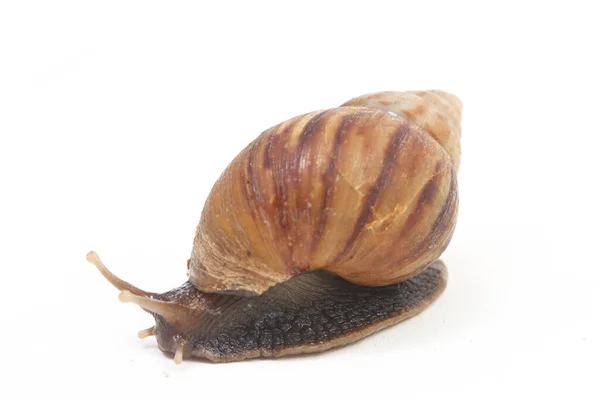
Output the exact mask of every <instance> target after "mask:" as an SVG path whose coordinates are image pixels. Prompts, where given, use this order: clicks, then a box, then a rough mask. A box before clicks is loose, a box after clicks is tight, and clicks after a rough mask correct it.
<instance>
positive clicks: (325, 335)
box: [88, 91, 461, 362]
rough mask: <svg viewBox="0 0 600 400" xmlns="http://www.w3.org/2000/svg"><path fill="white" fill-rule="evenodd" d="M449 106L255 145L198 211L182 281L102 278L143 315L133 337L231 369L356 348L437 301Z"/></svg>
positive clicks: (393, 104) (336, 113)
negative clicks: (239, 363)
mask: <svg viewBox="0 0 600 400" xmlns="http://www.w3.org/2000/svg"><path fill="white" fill-rule="evenodd" d="M460 112H461V106H460V102H459V101H458V99H457V98H456V97H454V96H452V95H449V94H447V93H444V92H440V91H427V92H381V93H374V94H369V95H365V96H361V97H357V98H355V99H352V100H350V101H349V102H347V103H345V104H344V105H342V106H341V107H337V108H333V109H329V110H322V111H317V112H313V113H308V114H304V115H301V116H299V117H296V118H292V119H290V120H288V121H286V122H283V123H281V124H279V125H276V126H274V127H272V128H270V129H268V130H266V131H265V132H263V133H262V134H261V135H260V136H259V137H258V138H257V139H256V140H254V141H253V142H252V143H250V145H248V146H247V147H246V148H245V149H244V150H243V151H242V152H241V153H240V154H239V155H238V156H237V157H236V158H235V159H234V160H233V161H232V162H231V164H230V165H229V166H228V167H227V168H226V170H225V171H224V172H223V174H222V175H221V177H220V178H219V179H218V180H217V182H216V183H215V185H214V187H213V189H212V191H211V193H210V194H209V196H208V199H207V200H206V203H205V205H204V208H203V211H202V216H201V220H200V223H199V225H198V227H197V230H196V234H195V237H194V246H193V250H192V254H191V257H190V260H189V262H188V275H189V281H188V282H186V283H185V284H184V285H182V286H181V287H179V288H177V289H174V290H172V291H170V292H166V293H163V294H157V293H149V292H145V291H142V290H140V289H138V288H136V287H134V286H132V285H131V284H129V283H126V282H124V281H122V280H120V279H118V278H117V277H116V276H114V275H112V274H111V273H110V272H109V271H108V270H107V269H106V268H105V267H104V266H103V265H102V263H101V262H100V260H99V258H98V257H97V255H96V254H95V253H90V254H88V260H89V261H91V262H93V263H94V264H95V265H96V266H97V267H98V268H99V269H100V271H101V272H102V273H103V274H104V275H105V277H107V278H108V279H109V281H111V283H113V285H115V286H116V287H117V288H118V289H120V290H121V291H122V292H121V295H120V298H121V299H122V300H123V301H131V302H135V303H137V304H138V305H140V306H141V307H142V308H143V309H145V310H146V311H148V312H150V313H151V314H153V315H154V317H155V319H156V325H155V327H153V328H152V329H151V330H145V331H142V332H141V333H140V334H141V336H148V335H150V334H154V335H156V336H157V342H158V345H159V348H160V349H161V350H163V351H165V352H167V353H174V354H175V360H176V362H180V361H181V360H182V358H183V357H190V356H196V357H202V358H208V359H210V360H213V361H235V360H241V359H245V358H251V357H260V356H264V357H273V356H281V355H289V354H297V353H306V352H316V351H321V350H325V349H327V348H331V347H334V346H339V345H343V344H347V343H350V342H353V341H356V340H358V339H360V338H362V337H364V336H366V335H368V334H371V333H373V332H375V331H377V330H380V329H382V328H384V327H385V326H388V325H390V324H393V323H395V322H398V321H400V320H403V319H406V318H408V317H410V316H411V315H414V314H416V313H418V312H419V311H421V310H422V309H424V308H425V307H426V306H427V305H428V304H430V303H431V302H432V301H433V300H434V299H435V298H436V297H437V296H438V295H439V294H440V293H441V292H442V291H443V289H444V287H445V282H446V270H445V267H444V265H443V263H441V261H439V260H438V257H439V256H440V255H441V253H442V252H443V251H444V249H445V248H446V246H447V245H448V244H449V242H450V239H451V237H452V233H453V230H454V226H455V224H456V217H457V211H458V192H457V190H458V189H457V179H456V173H457V170H458V167H459V162H460Z"/></svg>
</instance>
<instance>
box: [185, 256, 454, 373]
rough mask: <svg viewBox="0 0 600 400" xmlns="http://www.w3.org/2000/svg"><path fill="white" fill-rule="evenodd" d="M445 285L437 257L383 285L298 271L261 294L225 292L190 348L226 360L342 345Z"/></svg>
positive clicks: (408, 311)
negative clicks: (228, 294) (225, 296)
mask: <svg viewBox="0 0 600 400" xmlns="http://www.w3.org/2000/svg"><path fill="white" fill-rule="evenodd" d="M445 287H446V267H445V266H444V264H443V263H442V262H441V261H439V260H438V261H436V262H435V263H433V264H432V265H431V266H430V267H429V268H427V269H426V270H425V271H423V272H422V273H421V274H419V275H417V276H415V277H414V278H412V279H409V280H408V281H405V282H401V283H398V284H395V285H390V286H384V287H364V286H357V285H354V284H352V283H349V282H347V281H345V280H343V279H341V278H338V277H336V276H333V275H330V274H327V273H324V272H313V273H309V274H305V275H300V276H297V277H295V278H293V279H291V280H289V281H288V282H286V283H283V284H280V285H277V286H275V287H273V288H271V289H270V290H268V291H267V292H265V293H263V294H262V295H261V296H257V297H234V296H232V298H231V299H230V300H229V301H227V302H225V304H222V305H221V310H220V313H219V314H215V315H214V316H205V317H204V320H203V327H204V329H202V330H201V331H200V332H196V334H195V336H194V337H193V338H190V339H192V340H191V341H192V343H193V347H192V349H191V352H190V353H191V355H192V356H196V357H200V358H207V359H209V360H212V361H216V362H226V361H239V360H243V359H247V358H254V357H280V356H286V355H292V354H301V353H312V352H319V351H323V350H326V349H329V348H332V347H337V346H343V345H346V344H349V343H352V342H355V341H357V340H360V339H362V338H363V337H365V336H368V335H370V334H372V333H375V332H377V331H379V330H381V329H383V328H385V327H387V326H390V325H392V324H395V323H397V322H400V321H402V320H404V319H407V318H409V317H412V316H413V315H416V314H418V313H419V312H421V311H423V310H424V309H425V308H426V307H427V306H428V305H429V304H431V303H432V302H433V301H434V300H435V299H436V298H437V297H438V296H439V295H440V294H441V293H442V292H443V290H444V288H445ZM224 316H226V318H224Z"/></svg>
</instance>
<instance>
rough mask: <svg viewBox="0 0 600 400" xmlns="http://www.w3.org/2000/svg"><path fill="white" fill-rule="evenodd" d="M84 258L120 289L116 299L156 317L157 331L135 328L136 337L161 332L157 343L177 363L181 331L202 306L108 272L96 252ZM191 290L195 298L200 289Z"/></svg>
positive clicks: (181, 349)
mask: <svg viewBox="0 0 600 400" xmlns="http://www.w3.org/2000/svg"><path fill="white" fill-rule="evenodd" d="M86 258H87V260H88V261H89V262H90V263H92V264H93V265H95V266H96V268H97V269H98V271H100V273H101V274H102V275H103V276H104V277H105V278H106V280H108V281H109V282H110V283H111V284H112V285H113V286H114V287H116V288H117V289H119V290H120V291H121V292H120V293H119V300H121V301H122V302H123V303H134V304H137V305H138V306H140V307H141V308H142V309H143V310H144V311H146V312H148V313H150V314H152V315H153V316H154V318H155V319H156V320H157V322H158V321H159V320H160V324H158V325H160V326H163V329H162V330H158V331H157V328H156V326H152V327H150V328H147V329H144V330H141V331H139V332H138V337H139V338H140V339H144V338H147V337H149V336H155V335H156V336H161V337H159V338H158V340H159V342H162V346H161V347H162V348H163V349H164V351H168V352H172V353H174V354H175V357H174V360H175V363H176V364H180V363H181V362H182V360H183V355H184V348H185V344H186V343H187V340H186V339H185V337H184V336H185V332H187V331H189V329H190V328H191V327H192V325H195V324H196V323H197V322H198V319H199V318H200V317H201V316H202V314H204V309H203V308H202V307H198V302H197V301H196V302H195V303H193V302H190V303H189V304H187V303H186V302H185V301H181V300H179V301H178V300H177V298H171V297H173V296H170V295H169V293H170V292H167V293H165V294H159V293H152V292H147V291H145V290H142V289H139V288H137V287H135V286H133V285H132V284H130V283H129V282H126V281H124V280H122V279H120V278H118V277H117V276H116V275H114V274H113V273H112V272H110V271H109V269H108V268H106V266H105V265H104V263H103V262H102V260H100V257H99V256H98V254H97V253H96V252H94V251H90V252H89V253H88V254H87V256H86ZM194 291H195V292H197V294H196V295H195V296H190V297H196V298H197V297H198V296H199V295H200V292H198V291H196V290H194ZM188 300H189V298H188ZM192 300H193V299H192ZM194 306H195V307H194ZM165 326H168V329H164V327H165ZM175 332H179V333H175Z"/></svg>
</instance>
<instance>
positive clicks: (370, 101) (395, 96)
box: [343, 90, 462, 171]
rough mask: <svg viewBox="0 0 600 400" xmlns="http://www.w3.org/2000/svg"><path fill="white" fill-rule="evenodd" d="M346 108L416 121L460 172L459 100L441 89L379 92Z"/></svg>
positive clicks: (357, 100) (360, 97) (358, 98)
mask: <svg viewBox="0 0 600 400" xmlns="http://www.w3.org/2000/svg"><path fill="white" fill-rule="evenodd" d="M343 105H344V106H363V107H370V108H377V109H380V110H387V111H392V112H394V113H396V114H399V115H404V116H406V117H407V118H409V119H411V120H413V121H414V122H415V123H416V124H417V125H419V126H420V127H421V128H423V130H424V131H425V132H427V133H429V135H431V137H432V138H434V139H435V140H436V141H437V142H438V143H439V144H440V145H441V146H442V147H443V148H444V149H445V150H446V151H447V152H448V154H449V155H450V158H451V159H452V163H453V164H454V166H455V168H456V170H457V171H458V168H459V165H460V136H461V129H460V120H461V117H462V104H461V102H460V100H459V99H458V97H456V96H454V95H452V94H450V93H446V92H442V91H441V90H428V91H414V92H378V93H370V94H365V95H363V96H359V97H355V98H354V99H352V100H350V101H347V102H346V103H344V104H343Z"/></svg>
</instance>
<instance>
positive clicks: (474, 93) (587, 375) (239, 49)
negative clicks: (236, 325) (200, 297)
mask: <svg viewBox="0 0 600 400" xmlns="http://www.w3.org/2000/svg"><path fill="white" fill-rule="evenodd" d="M593 3H594V2H591V1H590V2H588V4H589V5H588V6H585V5H583V4H582V3H578V2H575V1H569V2H564V3H563V4H562V5H556V4H555V3H553V2H547V1H544V2H539V3H533V2H522V1H519V2H516V3H515V4H510V2H506V1H505V2H501V3H498V4H497V5H493V4H492V3H491V2H472V3H471V4H466V3H463V4H459V2H446V1H440V2H425V1H423V2H421V1H410V2H400V1H393V2H388V3H378V2H375V1H367V2H364V1H363V2H360V3H357V4H352V3H351V2H343V3H340V4H333V3H332V2H314V3H313V2H310V1H302V2H295V3H291V2H278V4H267V3H263V2H258V1H247V2H238V3H233V2H217V1H212V2H204V3H203V2H197V1H190V2H176V1H169V2H157V1H148V0H145V1H122V0H120V1H107V0H105V1H101V2H83V1H72V2H67V1H52V2H50V1H40V2H30V1H10V0H9V1H3V2H2V3H1V5H0V135H1V139H0V185H1V187H0V190H1V195H0V268H1V271H2V272H1V279H0V289H1V290H0V296H1V304H2V307H1V310H2V318H1V319H0V325H1V327H0V336H1V337H0V344H1V346H2V349H1V350H2V357H1V361H0V368H1V369H2V371H1V376H2V378H1V380H2V382H3V383H2V384H1V385H0V394H1V396H0V397H2V398H5V399H8V398H26V397H28V396H30V395H35V396H36V397H37V398H40V397H41V396H44V397H49V398H54V397H56V396H59V395H60V396H62V397H63V398H103V399H108V398H111V399H112V398H115V399H116V398H134V397H135V398H140V399H151V398H158V397H159V396H162V397H161V398H163V399H164V398H171V399H181V398H184V396H190V397H189V398H205V399H206V398H211V399H223V398H244V399H246V398H248V399H254V398H256V399H268V398H284V397H285V398H321V397H323V398H325V396H327V397H329V398H363V399H364V398H368V399H377V398H403V397H406V398H440V397H441V396H442V398H448V399H452V398H460V399H481V398H506V397H507V396H510V397H511V398H524V397H525V396H530V397H532V396H535V397H538V396H541V395H550V394H554V395H558V396H561V397H563V398H565V397H567V396H568V397H569V398H577V399H584V398H596V399H597V398H598V396H600V390H599V389H598V384H597V379H598V372H599V370H600V367H599V365H598V360H599V357H600V311H599V306H600V290H599V287H600V263H599V262H598V258H597V249H598V246H599V245H598V239H599V238H600V234H599V233H598V226H599V223H600V218H599V215H598V204H599V202H600V198H599V196H598V193H597V186H598V183H599V179H598V172H599V167H598V145H599V143H600V139H599V137H600V128H599V126H600V112H599V108H600V99H599V90H600V78H599V71H600V62H599V59H598V56H599V49H600V44H599V41H600V39H599V38H600V28H599V22H598V11H596V10H594V8H593V7H592V4H593ZM430 88H435V89H442V90H447V91H450V92H453V93H455V94H457V95H458V96H459V97H460V98H461V99H462V101H463V104H464V118H463V125H462V126H463V163H462V166H461V171H460V175H459V187H460V194H461V211H460V217H459V223H458V227H457V230H456V234H455V236H454V239H453V242H452V244H451V245H450V247H449V248H448V249H447V251H446V252H445V254H444V256H443V259H444V260H445V261H446V262H447V265H448V267H449V271H450V276H449V279H450V280H449V285H448V288H447V290H446V292H445V293H444V294H443V295H442V297H441V298H440V299H439V301H438V302H436V303H435V304H434V305H433V306H432V307H431V308H430V309H428V310H427V311H425V312H424V313H422V314H421V315H419V316H417V317H415V318H413V319H411V320H409V321H406V322H404V323H402V324H400V325H397V326H396V327H393V328H391V329H387V330H385V331H384V332H381V333H379V334H377V335H375V336H372V337H370V338H368V339H366V340H363V341H361V342H360V343H357V344H355V345H352V346H349V347H346V348H343V349H339V350H335V351H331V352H328V353H325V354H322V355H318V356H306V357H299V358H288V359H282V360H275V361H273V360H259V361H248V362H239V363H232V364H220V365H217V364H210V363H204V362H188V361H186V362H184V363H183V364H182V365H180V366H176V365H174V363H173V361H172V360H171V359H169V358H167V357H165V356H164V355H163V354H162V353H161V352H160V351H159V350H158V349H157V347H156V345H155V341H154V339H153V338H149V339H146V340H144V341H140V340H138V339H137V337H136V332H137V331H138V330H140V329H143V328H146V327H149V326H151V324H152V322H153V321H152V320H151V317H150V316H149V315H148V314H145V313H143V312H142V311H141V310H139V309H138V308H137V307H136V306H133V305H123V304H121V303H119V302H118V300H117V292H116V290H115V289H114V288H112V287H111V286H110V285H109V284H108V283H107V282H105V281H104V280H103V278H102V277H101V276H100V274H98V272H97V271H95V270H94V268H93V267H92V266H91V265H89V264H88V263H87V262H86V261H85V254H86V253H87V251H89V250H92V249H93V250H96V251H98V253H99V254H100V255H101V256H102V258H103V260H104V262H105V263H106V264H107V266H108V267H109V268H111V269H112V270H113V271H114V272H115V273H117V274H118V275H119V276H121V277H123V278H124V279H128V280H130V281H131V282H133V283H134V284H136V285H138V286H140V287H142V288H144V289H147V290H155V291H163V290H168V289H171V288H173V287H175V286H177V285H179V284H180V283H182V282H183V281H184V280H185V262H186V260H187V258H188V256H189V253H190V251H191V246H192V237H193V234H194V229H195V226H196V224H197V222H198V219H199V216H200V211H201V208H202V205H203V203H204V200H205V198H206V196H207V195H208V192H209V190H210V188H211V186H212V184H213V183H214V181H215V180H216V178H217V177H218V176H219V174H220V173H221V171H222V170H223V168H224V167H225V166H226V165H227V164H228V163H229V161H230V160H231V159H232V158H233V157H234V156H235V155H236V154H237V153H238V152H239V151H240V150H241V149H242V148H243V147H244V146H245V145H246V144H247V143H248V142H250V141H251V140H252V139H253V138H254V137H255V136H257V135H258V134H259V133H260V132H261V131H263V130H264V129H266V128H268V127H270V126H272V125H274V124H276V123H279V122H281V121H283V120H285V119H287V118H290V117H293V116H295V115H297V114H301V113H304V112H308V111H313V110H317V109H322V108H329V107H334V106H336V105H339V104H341V103H342V102H344V101H346V100H348V99H349V98H351V97H354V96H357V95H360V94H363V93H367V92H373V91H380V90H412V89H416V90H420V89H430Z"/></svg>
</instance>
